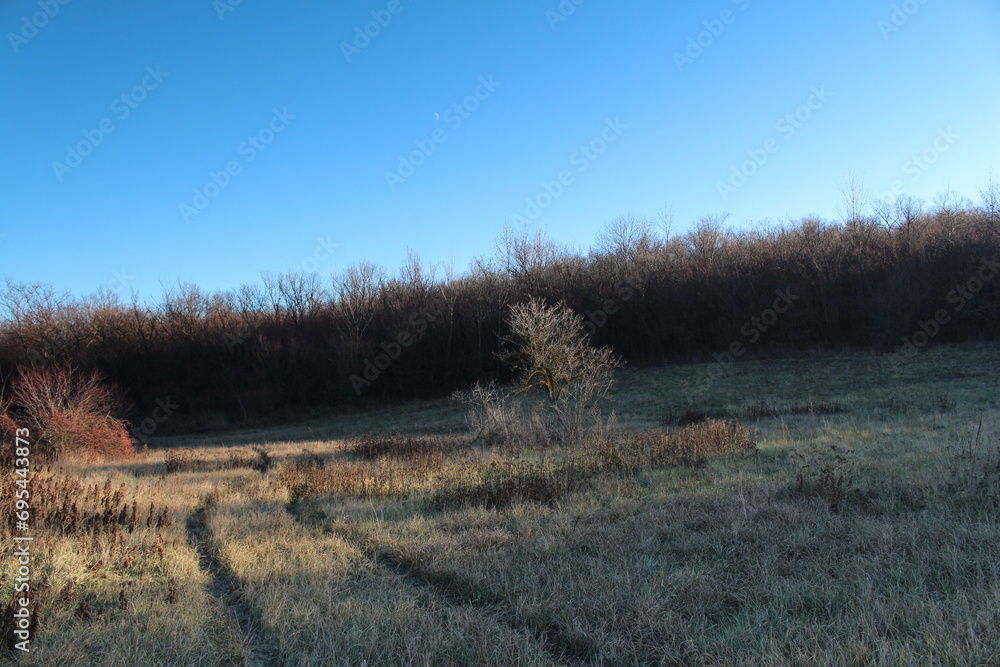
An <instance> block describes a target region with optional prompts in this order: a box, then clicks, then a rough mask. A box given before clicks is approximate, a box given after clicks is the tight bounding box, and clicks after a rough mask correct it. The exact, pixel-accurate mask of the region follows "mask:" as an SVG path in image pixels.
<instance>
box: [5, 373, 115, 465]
mask: <svg viewBox="0 0 1000 667" xmlns="http://www.w3.org/2000/svg"><path fill="white" fill-rule="evenodd" d="M13 396H14V400H13V407H14V408H15V409H16V410H17V412H16V414H18V415H23V417H24V421H25V423H26V425H27V426H28V427H29V428H30V430H31V437H30V438H29V439H30V440H31V441H32V442H34V443H35V444H34V446H33V448H32V451H33V453H34V454H36V455H39V456H41V457H43V458H46V459H49V460H58V459H60V458H62V457H63V456H65V455H67V454H82V455H84V456H86V457H96V458H109V457H115V456H131V455H132V454H134V453H135V448H134V446H133V444H132V439H131V437H130V436H129V435H128V431H127V430H126V427H127V425H126V423H125V422H123V421H121V420H119V419H116V418H115V417H114V416H112V413H114V412H115V410H117V409H118V408H119V407H120V405H121V401H120V399H119V394H118V392H117V390H116V389H115V388H114V387H113V386H111V385H109V384H107V383H106V382H105V381H104V379H103V378H102V377H101V375H100V374H98V373H96V372H90V373H82V372H80V371H78V370H76V369H75V368H74V367H72V366H53V367H49V368H42V369H36V370H32V371H30V372H28V373H25V374H24V375H22V376H21V377H20V378H18V379H17V381H16V382H15V383H14V392H13ZM8 419H9V417H8ZM11 424H13V421H11ZM2 428H4V424H3V423H0V429H2Z"/></svg>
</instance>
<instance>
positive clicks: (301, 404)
mask: <svg viewBox="0 0 1000 667" xmlns="http://www.w3.org/2000/svg"><path fill="white" fill-rule="evenodd" d="M998 260H1000V206H998V197H997V187H996V186H995V185H994V186H992V187H991V188H988V189H987V190H986V191H984V192H983V193H982V202H981V203H980V204H978V205H973V204H972V203H971V202H955V201H954V199H949V198H944V199H943V200H941V201H939V202H938V204H937V205H936V206H934V207H932V208H926V207H924V206H923V205H922V204H921V203H920V202H918V201H915V200H913V199H908V198H900V199H899V200H897V201H896V202H895V203H894V204H891V205H890V204H882V205H879V206H877V207H876V208H875V209H874V211H872V212H869V213H867V214H863V213H861V212H860V211H858V210H853V211H851V212H849V214H848V215H845V216H844V220H843V221H840V222H832V221H823V220H818V219H813V218H807V219H802V220H799V221H797V222H789V223H786V224H782V225H772V226H760V227H758V228H756V229H753V230H744V231H735V230H732V229H727V228H726V227H725V225H724V220H723V219H718V218H704V219H701V220H699V221H698V222H697V224H696V225H694V227H693V229H692V230H691V231H689V232H686V233H681V234H673V233H671V231H670V227H669V225H658V224H654V223H653V222H651V221H649V220H646V219H643V218H637V217H624V218H619V219H617V220H615V221H613V222H611V223H609V224H608V225H607V226H606V227H605V229H604V230H603V231H602V233H601V234H600V235H599V237H598V239H597V240H596V242H595V244H594V246H593V247H592V249H590V250H589V251H587V252H574V251H571V250H569V249H567V248H565V247H562V246H560V245H559V244H557V243H555V242H554V241H552V240H550V239H548V238H546V236H545V235H544V234H543V233H541V232H539V231H533V232H532V231H525V230H513V229H507V230H505V231H504V232H503V233H502V235H501V237H500V238H499V239H498V241H497V243H496V248H495V251H494V252H493V253H492V255H491V256H487V257H481V258H477V259H475V260H474V261H473V262H472V263H471V266H470V267H469V269H468V270H467V271H466V272H465V273H464V274H461V275H457V276H454V275H447V276H439V275H438V274H437V272H436V271H434V270H433V269H429V268H428V267H427V266H425V265H424V264H423V263H422V262H421V261H420V259H419V258H418V257H416V256H415V255H412V254H411V255H410V257H409V258H408V259H407V261H406V262H405V263H404V265H403V267H402V268H401V270H400V271H399V272H398V273H397V274H395V275H390V274H389V273H387V272H386V271H385V270H384V269H382V268H380V267H377V266H375V265H373V264H371V263H360V264H357V265H355V266H352V267H351V268H349V269H347V270H346V271H344V272H343V273H342V274H340V275H335V276H329V277H327V278H324V277H321V276H320V275H319V274H317V273H288V274H282V275H264V276H263V279H262V282H261V283H260V284H256V285H243V286H241V287H239V288H238V289H234V290H229V291H222V292H216V293H206V292H204V291H203V290H201V289H200V288H198V287H197V286H195V285H190V284H183V283H182V284H178V285H177V286H176V287H174V288H172V289H168V290H167V291H166V292H165V294H164V295H163V296H162V298H161V299H159V301H158V302H156V303H154V304H152V305H150V304H144V303H141V302H140V301H139V300H138V299H135V298H133V299H132V300H131V301H126V300H123V299H121V298H120V297H119V296H118V295H116V294H115V293H113V292H110V291H105V292H102V293H98V294H96V295H93V296H90V297H86V298H74V297H72V296H69V295H65V294H59V293H58V292H56V291H55V290H54V289H53V288H52V287H51V286H45V285H28V284H22V283H17V282H16V281H13V280H11V279H8V280H7V282H6V286H5V288H4V289H3V291H2V294H0V299H2V306H3V309H4V311H5V313H4V319H3V321H2V322H0V374H2V375H3V378H4V380H5V381H10V380H12V379H16V378H17V377H18V376H19V375H23V374H24V373H25V372H26V371H27V370H29V369H33V368H34V369H38V368H45V367H48V366H51V365H65V364H70V365H72V366H73V367H75V368H78V369H82V370H85V371H88V372H89V371H99V372H100V373H102V374H103V375H104V376H105V377H107V378H108V379H110V380H112V381H113V382H114V383H115V385H117V387H118V388H119V389H120V390H121V391H122V392H123V393H124V395H125V396H126V397H127V399H128V403H129V405H130V410H129V413H130V414H129V417H130V419H131V421H132V423H133V425H136V426H137V427H141V433H139V434H137V435H151V434H152V432H154V431H155V432H158V433H166V432H170V431H177V430H187V429H192V428H198V427H203V426H210V425H215V424H221V423H226V422H232V421H253V420H255V419H260V418H282V417H285V416H289V415H292V414H298V413H300V412H301V411H302V410H303V409H305V408H309V407H316V406H348V405H360V406H363V405H366V404H372V403H377V402H380V401H384V400H387V399H394V398H412V397H424V396H437V395H442V394H446V393H449V392H451V391H453V390H455V389H458V388H463V387H467V386H469V385H471V384H472V383H473V382H475V381H479V380H489V379H500V380H506V379H509V376H508V374H509V373H510V370H509V369H507V368H505V367H504V365H503V364H502V362H501V361H500V360H499V357H498V351H499V343H500V341H501V340H502V339H503V338H504V337H505V336H508V335H509V334H510V332H509V331H508V330H507V329H508V325H507V323H506V322H507V319H508V316H509V314H510V308H511V306H513V305H515V304H519V303H524V302H526V301H527V300H529V299H530V298H532V297H538V298H540V299H543V300H544V301H546V302H549V303H556V302H560V301H561V302H565V303H566V305H568V306H569V307H570V308H571V309H573V310H574V311H575V312H576V313H578V314H579V315H580V316H582V317H583V319H584V327H585V329H586V331H587V333H588V334H589V336H590V339H591V342H592V343H593V344H594V345H597V346H610V347H612V348H613V349H614V351H615V352H616V354H618V355H620V356H621V357H622V358H623V359H624V360H626V361H627V362H630V363H633V364H647V363H659V362H664V361H685V360H700V359H711V358H713V356H714V357H715V358H719V356H720V355H722V356H724V355H726V354H729V353H731V351H732V350H736V349H739V351H740V355H744V354H745V355H746V356H747V357H750V356H755V355H763V354H775V353H782V352H785V351H790V350H795V349H805V348H809V349H813V348H828V349H829V348H837V349H839V348H844V347H851V348H874V349H878V350H883V351H887V352H888V351H893V350H900V351H903V350H904V349H905V348H907V345H909V347H910V348H913V347H914V344H913V341H914V336H915V335H916V334H917V333H918V332H920V331H924V334H923V337H922V338H920V337H919V336H918V340H920V341H922V342H923V344H925V345H926V344H931V341H933V343H940V342H960V341H970V340H989V339H992V338H994V337H995V336H996V334H997V332H998V331H1000V279H997V277H996V276H995V274H996V273H997V272H998V271H1000V265H998V264H997V261H998ZM942 313H944V315H946V316H945V317H943V316H942ZM934 325H936V326H934ZM930 331H933V333H932V334H931V333H929V332H930ZM924 339H926V341H924ZM133 433H135V431H133Z"/></svg>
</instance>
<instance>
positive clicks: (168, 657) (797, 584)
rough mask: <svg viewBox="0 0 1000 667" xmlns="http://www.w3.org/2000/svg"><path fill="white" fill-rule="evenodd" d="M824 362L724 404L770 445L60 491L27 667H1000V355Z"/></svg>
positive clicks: (759, 371) (195, 475)
mask: <svg viewBox="0 0 1000 667" xmlns="http://www.w3.org/2000/svg"><path fill="white" fill-rule="evenodd" d="M802 363H804V362H802V361H789V362H780V363H772V364H760V363H756V362H755V363H753V364H747V365H745V366H742V367H740V368H738V369H737V370H738V372H734V374H733V377H732V378H730V379H729V380H727V381H726V382H724V383H723V382H720V383H719V385H718V391H717V393H716V394H714V395H713V396H712V397H711V400H709V401H706V403H705V411H706V413H708V412H711V413H712V414H728V415H742V416H743V417H744V418H751V415H752V414H753V415H755V416H753V417H752V418H754V419H756V420H757V421H756V423H755V428H754V429H753V430H751V429H750V428H748V427H747V426H745V425H743V424H742V423H740V422H738V421H735V420H733V419H728V420H711V419H709V420H699V421H698V422H697V423H693V424H690V425H687V426H684V427H681V428H674V429H667V430H663V429H654V430H643V429H640V430H634V429H631V428H630V429H621V430H617V431H615V432H613V433H612V434H610V435H608V436H607V437H606V438H604V439H602V440H599V441H595V442H589V443H578V444H577V445H575V446H569V447H564V448H559V449H549V450H538V451H531V450H519V451H517V452H512V451H497V450H492V449H486V448H477V447H470V446H468V445H467V443H465V442H463V441H462V440H460V439H458V438H441V437H436V436H435V437H431V436H412V435H396V436H368V437H362V438H358V439H348V440H325V439H324V440H315V441H309V440H303V439H297V440H289V441H273V442H267V441H266V440H264V441H258V446H263V447H264V450H265V451H266V453H267V461H268V465H267V466H262V465H259V463H260V461H262V460H263V459H262V457H261V455H260V453H259V451H257V450H255V449H254V447H253V446H251V445H247V446H244V447H235V448H234V447H229V448H227V447H211V446H203V447H197V448H194V449H191V451H189V452H187V453H183V454H179V455H178V454H176V453H174V452H172V451H169V450H150V451H146V452H140V453H138V454H137V455H136V457H135V458H134V459H132V460H128V461H124V462H120V463H104V464H93V463H83V462H81V463H78V464H73V465H68V466H67V467H66V468H65V469H63V470H55V471H47V472H44V473H39V474H38V475H36V477H35V478H34V479H33V481H32V483H33V484H35V487H34V489H35V494H34V495H33V496H32V501H33V508H34V509H33V511H34V513H35V521H36V524H35V527H34V529H33V530H34V531H35V533H34V534H35V535H36V543H35V547H36V551H35V553H36V557H37V560H36V561H35V562H34V563H33V568H34V569H33V572H35V573H37V577H38V579H37V581H36V583H37V584H38V589H37V595H36V600H38V601H40V604H39V606H38V608H37V609H38V615H37V627H36V628H35V643H34V650H33V652H32V653H31V654H30V655H28V656H26V658H22V662H26V663H27V664H52V665H56V664H59V665H62V664H109V665H110V664H178V665H181V664H183V665H188V664H206V665H207V664H278V663H280V664H329V665H359V664H369V665H401V664H403V665H405V664H453V665H465V664H524V665H536V664H537V665H556V664H567V663H569V664H594V665H612V664H704V665H723V664H724V665H751V664H752V665H786V664H803V665H805V664H831V665H848V664H875V665H898V664H914V663H918V664H996V663H998V662H1000V568H998V565H997V556H996V554H997V553H1000V403H998V400H997V393H996V389H997V385H996V377H998V376H1000V358H998V356H997V355H996V354H995V351H992V350H972V351H969V350H955V351H940V352H928V353H924V354H921V355H919V356H918V357H917V358H916V359H914V360H912V361H911V362H910V364H909V365H908V366H906V367H905V368H903V369H902V371H901V372H900V373H899V374H897V375H890V374H888V373H880V372H865V371H867V370H869V369H870V368H872V365H873V364H875V362H874V361H873V360H872V359H870V358H866V357H862V358H851V359H847V360H836V359H834V360H828V361H827V362H825V363H824V364H816V365H811V366H810V367H809V368H810V372H808V373H804V372H802V369H801V368H800V366H801V364H802ZM851 369H853V370H854V373H853V375H852V374H851V372H849V371H850V370H851ZM685 372H687V371H686V370H685V369H669V371H666V372H664V371H657V370H652V371H644V372H643V373H645V374H643V373H640V372H638V371H630V372H629V374H626V375H625V377H624V380H625V382H624V384H625V385H626V388H625V391H623V392H622V393H620V394H619V395H618V396H617V405H616V410H617V412H618V414H619V415H620V416H621V418H622V421H623V422H625V423H628V424H630V425H635V424H641V425H643V426H649V425H651V423H655V421H657V419H658V415H662V414H663V411H664V406H666V405H669V404H674V405H676V404H677V402H678V401H679V400H680V399H681V398H682V397H683V386H680V387H678V386H677V383H676V382H674V381H673V380H672V378H673V377H674V376H675V375H677V374H683V373H685ZM657 378H659V379H658V380H657ZM668 380H669V381H668ZM748 386H750V387H754V388H755V390H754V391H755V392H756V393H755V394H754V395H753V396H752V397H751V398H748V396H749V395H750V394H747V393H746V391H745V387H748ZM657 392H658V393H657ZM801 396H813V397H815V398H814V399H809V400H805V401H804V400H802V399H801V398H799V397H801ZM888 398H892V399H893V402H894V403H893V404H894V405H895V406H897V407H898V406H905V408H906V409H905V410H897V409H892V410H890V409H886V408H884V407H882V406H881V405H880V404H881V403H882V402H884V401H886V400H887V399H888ZM757 401H760V403H758V402H757ZM807 405H811V406H812V409H808V410H807V409H805V407H806V406H807ZM760 406H771V407H770V408H768V409H767V410H764V409H763V408H761V409H760V410H757V408H758V407H760ZM822 406H827V407H831V406H840V407H842V408H843V410H832V409H830V410H827V409H825V408H823V409H821V408H822ZM771 408H774V409H771ZM799 408H803V409H799ZM370 427H371V425H369V429H367V430H369V431H370V430H371V428H370ZM426 427H427V425H426V424H421V427H420V428H421V430H422V431H425V432H426ZM283 432H286V433H291V432H293V430H289V429H286V430H284V431H283ZM361 432H364V431H361ZM185 443H186V444H188V445H189V446H190V445H191V444H192V443H191V442H190V439H188V440H187V441H185ZM168 457H169V460H172V461H179V462H180V464H179V465H176V467H175V468H174V469H173V470H172V471H171V472H170V473H169V474H168V473H167V467H166V466H167V461H168ZM4 502H5V503H6V505H5V507H4V509H0V511H9V509H7V508H9V505H10V503H9V498H8V499H7V500H5V501H4ZM151 503H152V505H153V509H152V510H150V504H151ZM74 505H75V509H74ZM164 512H165V515H164ZM164 516H165V518H164V519H162V520H161V517H164ZM2 530H3V532H2V533H0V541H2V542H3V544H2V547H3V548H4V549H5V550H6V552H7V553H11V551H12V548H11V546H10V545H11V543H10V529H9V517H4V528H3V529H2ZM13 567H14V561H11V560H10V559H8V561H7V565H6V567H5V569H4V570H3V571H2V574H0V579H2V581H0V583H2V585H3V586H4V587H5V590H10V581H11V576H12V573H13V571H14V570H13ZM8 602H9V600H8V599H7V598H6V597H5V598H3V599H0V605H3V604H7V603H8Z"/></svg>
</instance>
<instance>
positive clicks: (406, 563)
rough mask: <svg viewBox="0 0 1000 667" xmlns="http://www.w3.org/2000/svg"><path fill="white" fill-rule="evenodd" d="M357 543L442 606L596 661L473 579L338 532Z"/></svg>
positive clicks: (559, 629)
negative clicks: (472, 612) (484, 616)
mask: <svg viewBox="0 0 1000 667" xmlns="http://www.w3.org/2000/svg"><path fill="white" fill-rule="evenodd" d="M285 508H286V510H288V512H289V514H291V515H292V516H293V517H294V518H295V520H296V521H297V522H299V523H300V524H301V525H303V526H305V527H306V528H310V526H309V525H308V522H307V521H306V520H305V519H304V518H302V517H300V516H299V513H298V512H297V511H296V508H295V507H292V506H288V505H286V507H285ZM340 537H341V538H342V539H344V540H346V541H348V542H350V543H351V544H353V545H354V546H356V547H357V548H358V549H359V550H360V551H361V553H362V554H364V556H365V558H367V559H368V560H370V561H371V562H373V563H375V564H376V565H378V566H380V567H382V568H384V569H387V570H389V571H391V572H393V573H395V574H397V575H398V576H399V577H400V578H402V579H403V581H405V582H406V583H407V584H408V585H409V586H410V587H411V588H413V589H415V590H419V591H424V592H426V593H428V594H430V595H432V596H433V597H434V598H435V599H437V600H438V601H439V602H441V603H442V604H443V605H447V606H451V607H473V608H475V609H480V610H483V611H486V612H492V615H493V616H494V617H495V618H496V619H497V620H500V621H501V622H503V623H504V624H505V625H507V626H508V627H510V628H511V629H512V630H514V631H516V632H517V631H527V632H528V633H529V634H530V635H531V636H532V637H534V638H535V639H536V640H537V641H538V642H539V645H540V646H541V647H542V648H543V649H544V650H545V652H546V653H547V654H548V655H549V657H551V658H552V659H553V660H555V661H557V662H560V663H563V664H565V665H574V666H575V665H589V664H596V663H597V661H598V660H597V658H598V656H597V654H596V651H595V648H594V647H593V646H592V645H591V644H590V643H589V642H587V641H585V640H577V639H573V638H572V637H569V636H567V632H566V628H565V627H563V626H561V625H560V624H559V623H558V622H552V623H549V624H548V625H546V626H541V625H537V624H532V623H526V622H523V621H521V620H519V619H517V618H516V617H515V616H514V615H513V614H511V613H510V611H509V607H508V605H507V604H506V601H505V600H504V598H503V597H502V596H500V595H498V594H497V593H495V592H493V591H491V590H489V589H488V588H484V587H482V586H477V585H476V584H474V583H473V582H471V581H469V580H467V579H464V578H461V577H457V576H454V575H444V574H440V573H436V572H433V571H431V570H428V569H426V568H424V567H421V565H420V563H418V562H416V561H414V560H412V559H410V558H407V557H406V556H405V555H404V554H400V553H392V552H386V551H383V550H380V549H378V548H376V547H372V546H371V545H370V544H367V543H366V542H364V541H363V540H359V539H356V538H353V537H349V536H345V535H340Z"/></svg>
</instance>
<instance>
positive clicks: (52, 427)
mask: <svg viewBox="0 0 1000 667" xmlns="http://www.w3.org/2000/svg"><path fill="white" fill-rule="evenodd" d="M39 436H40V438H41V442H40V445H41V447H40V448H39V449H40V451H41V452H42V453H43V454H44V455H46V456H48V457H50V458H53V459H59V458H62V457H63V456H64V455H66V454H70V453H73V454H83V455H85V456H90V457H95V458H114V457H118V456H132V455H134V454H135V447H134V445H133V443H132V438H131V437H130V436H129V434H128V430H127V428H126V424H125V422H123V421H119V420H118V419H115V418H114V417H110V416H106V415H95V414H91V413H89V412H84V411H83V410H58V411H54V412H52V413H50V414H49V415H48V416H47V417H44V418H43V419H42V420H41V430H40V433H39Z"/></svg>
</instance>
